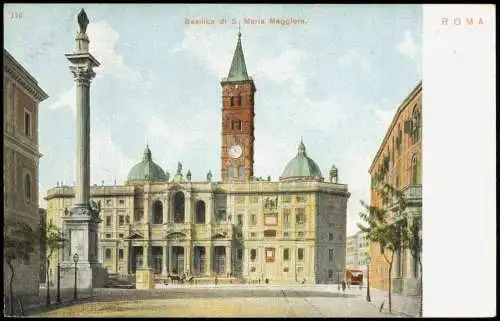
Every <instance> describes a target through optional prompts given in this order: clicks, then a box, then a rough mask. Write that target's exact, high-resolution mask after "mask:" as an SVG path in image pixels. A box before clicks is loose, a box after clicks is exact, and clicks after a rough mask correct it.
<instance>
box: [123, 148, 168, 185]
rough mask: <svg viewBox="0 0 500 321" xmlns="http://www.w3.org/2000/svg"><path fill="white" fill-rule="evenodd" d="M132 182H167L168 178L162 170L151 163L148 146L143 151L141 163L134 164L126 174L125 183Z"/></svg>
mask: <svg viewBox="0 0 500 321" xmlns="http://www.w3.org/2000/svg"><path fill="white" fill-rule="evenodd" d="M134 181H168V176H167V175H166V174H165V172H164V171H163V169H162V168H161V167H160V166H159V165H157V164H156V163H155V162H153V158H152V156H151V150H150V149H149V147H148V146H146V149H145V150H144V157H143V159H142V162H140V163H138V164H135V165H134V166H133V167H132V169H131V170H130V172H129V173H128V177H127V182H134Z"/></svg>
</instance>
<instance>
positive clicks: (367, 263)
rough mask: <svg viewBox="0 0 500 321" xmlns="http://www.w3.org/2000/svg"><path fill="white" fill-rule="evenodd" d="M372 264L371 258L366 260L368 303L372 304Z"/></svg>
mask: <svg viewBox="0 0 500 321" xmlns="http://www.w3.org/2000/svg"><path fill="white" fill-rule="evenodd" d="M370 263H371V258H370V257H367V258H366V279H367V280H366V281H367V285H366V301H368V302H370V301H371V298H370Z"/></svg>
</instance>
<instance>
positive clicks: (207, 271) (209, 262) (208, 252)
mask: <svg viewBox="0 0 500 321" xmlns="http://www.w3.org/2000/svg"><path fill="white" fill-rule="evenodd" d="M212 252H213V247H212V246H211V245H209V246H207V247H206V248H205V257H206V259H205V275H208V276H211V275H212V266H213V265H212Z"/></svg>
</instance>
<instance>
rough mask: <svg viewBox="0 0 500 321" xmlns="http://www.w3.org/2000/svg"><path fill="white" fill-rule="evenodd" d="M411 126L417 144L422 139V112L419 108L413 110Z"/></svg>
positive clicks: (413, 139)
mask: <svg viewBox="0 0 500 321" xmlns="http://www.w3.org/2000/svg"><path fill="white" fill-rule="evenodd" d="M411 124H412V128H411V137H412V142H413V144H415V143H416V142H418V140H419V138H420V110H419V109H418V107H415V108H414V109H413V113H412V121H411Z"/></svg>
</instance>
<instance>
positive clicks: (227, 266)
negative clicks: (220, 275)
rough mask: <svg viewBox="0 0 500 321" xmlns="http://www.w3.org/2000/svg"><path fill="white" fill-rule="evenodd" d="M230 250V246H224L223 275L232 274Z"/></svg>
mask: <svg viewBox="0 0 500 321" xmlns="http://www.w3.org/2000/svg"><path fill="white" fill-rule="evenodd" d="M231 258H232V248H231V246H226V268H225V273H226V274H227V273H231V272H232V266H231V263H232V259H231Z"/></svg>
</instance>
